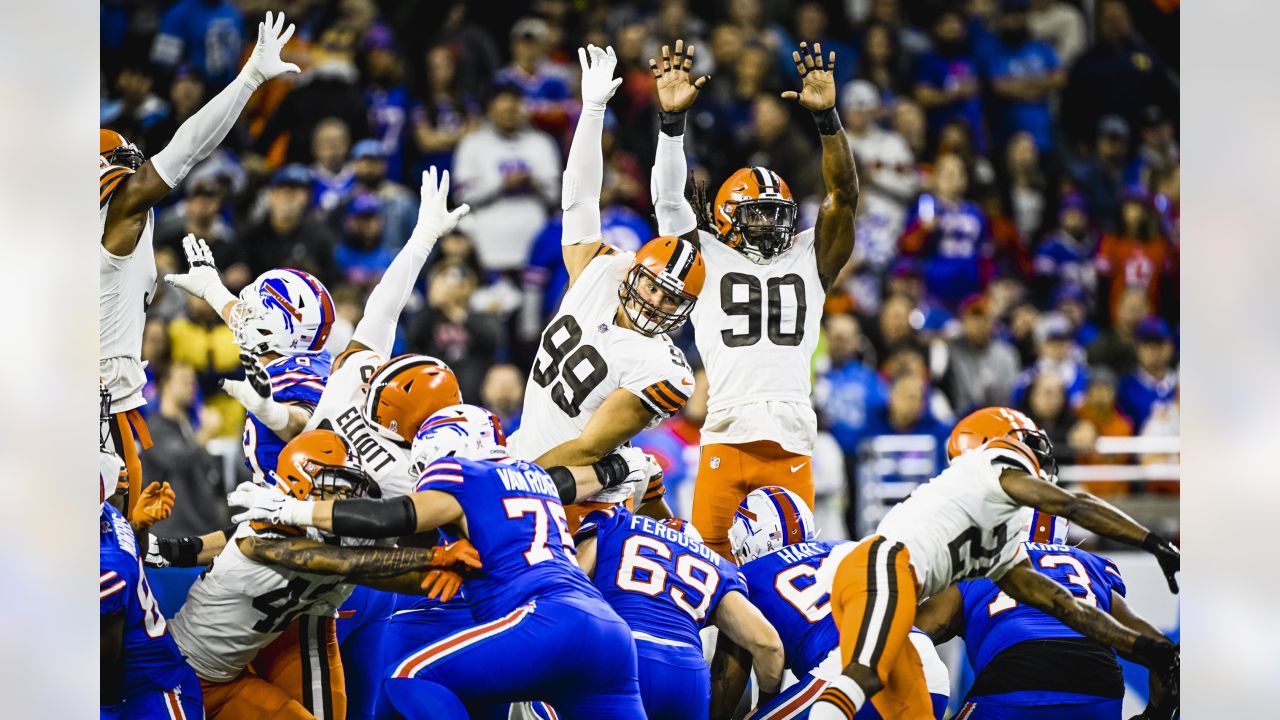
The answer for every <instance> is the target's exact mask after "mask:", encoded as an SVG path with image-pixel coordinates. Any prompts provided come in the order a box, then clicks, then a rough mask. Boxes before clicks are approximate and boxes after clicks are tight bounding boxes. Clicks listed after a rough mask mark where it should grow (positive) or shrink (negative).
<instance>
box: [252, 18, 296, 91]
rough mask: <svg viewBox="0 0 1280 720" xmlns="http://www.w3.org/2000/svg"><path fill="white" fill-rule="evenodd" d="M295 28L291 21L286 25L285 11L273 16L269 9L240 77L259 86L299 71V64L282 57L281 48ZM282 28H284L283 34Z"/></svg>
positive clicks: (259, 24)
mask: <svg viewBox="0 0 1280 720" xmlns="http://www.w3.org/2000/svg"><path fill="white" fill-rule="evenodd" d="M295 29H296V28H294V26H293V23H289V27H288V28H285V27H284V13H280V14H279V15H278V16H275V17H274V18H273V17H272V14H271V12H270V11H268V12H267V19H266V22H260V23H258V44H257V45H255V46H254V48H253V54H252V55H250V56H249V60H248V61H247V62H245V64H244V68H243V69H241V70H240V77H241V78H242V79H243V80H244V81H245V82H247V83H248V84H249V85H250V86H251V87H253V88H257V87H258V86H259V85H261V84H262V83H264V82H266V81H268V80H270V79H271V78H273V77H278V76H280V75H283V74H285V73H291V72H293V73H296V72H299V70H298V66H297V65H294V64H293V63H287V62H284V61H282V60H281V59H280V49H281V48H283V47H284V45H285V43H287V42H289V38H291V37H293V31H294V30H295ZM281 30H284V34H283V35H282V34H281V33H280V31H281Z"/></svg>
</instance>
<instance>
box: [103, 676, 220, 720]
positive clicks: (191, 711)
mask: <svg viewBox="0 0 1280 720" xmlns="http://www.w3.org/2000/svg"><path fill="white" fill-rule="evenodd" d="M190 675H191V677H190V678H188V679H186V680H183V681H182V683H180V684H179V685H178V687H176V688H173V689H172V690H167V691H165V692H159V691H157V692H148V693H140V694H138V695H134V696H133V697H130V698H127V699H126V700H125V701H124V702H123V703H120V704H119V705H116V706H114V711H113V712H112V711H108V710H105V709H104V711H103V712H102V717H103V718H108V717H110V718H113V719H115V720H204V695H203V693H201V692H200V680H199V679H197V678H196V674H195V673H194V672H193V673H190Z"/></svg>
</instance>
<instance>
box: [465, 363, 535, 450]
mask: <svg viewBox="0 0 1280 720" xmlns="http://www.w3.org/2000/svg"><path fill="white" fill-rule="evenodd" d="M524 384H525V378H524V373H522V372H520V368H518V367H516V366H515V365H511V364H509V363H499V364H497V365H494V366H493V367H491V368H489V372H487V373H485V376H484V382H483V383H482V384H481V385H480V405H481V406H482V407H485V408H488V409H489V410H490V411H491V412H493V414H494V415H497V416H498V420H499V422H501V423H502V429H503V431H504V432H506V433H508V434H510V433H513V432H515V431H516V430H519V429H520V413H521V412H522V411H523V410H524ZM463 400H464V401H468V402H469V401H470V399H469V398H467V397H465V396H464V397H463Z"/></svg>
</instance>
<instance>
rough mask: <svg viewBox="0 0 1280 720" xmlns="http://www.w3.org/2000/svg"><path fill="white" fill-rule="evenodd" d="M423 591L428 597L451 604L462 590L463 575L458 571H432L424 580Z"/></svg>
mask: <svg viewBox="0 0 1280 720" xmlns="http://www.w3.org/2000/svg"><path fill="white" fill-rule="evenodd" d="M422 589H423V590H426V591H427V597H429V598H432V599H435V600H439V601H440V602H449V601H450V600H452V599H453V596H454V595H457V594H458V591H459V590H461V589H462V573H460V572H458V571H457V570H432V571H431V572H429V573H427V576H426V577H425V578H423V579H422Z"/></svg>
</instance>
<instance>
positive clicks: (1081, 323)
mask: <svg viewBox="0 0 1280 720" xmlns="http://www.w3.org/2000/svg"><path fill="white" fill-rule="evenodd" d="M1052 307H1053V309H1054V311H1056V312H1057V313H1059V314H1061V315H1062V316H1063V317H1065V318H1066V319H1067V321H1068V322H1070V323H1071V329H1072V331H1073V332H1074V333H1075V341H1076V345H1079V346H1080V347H1084V348H1087V347H1089V346H1090V345H1092V344H1093V341H1094V340H1097V339H1098V333H1099V330H1098V326H1097V325H1094V324H1093V322H1092V320H1090V318H1089V299H1088V296H1087V295H1086V294H1085V292H1084V290H1082V289H1081V288H1080V286H1079V285H1075V284H1073V283H1063V284H1062V286H1060V287H1059V288H1058V291H1057V292H1056V293H1054V295H1053V303H1052Z"/></svg>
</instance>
